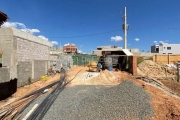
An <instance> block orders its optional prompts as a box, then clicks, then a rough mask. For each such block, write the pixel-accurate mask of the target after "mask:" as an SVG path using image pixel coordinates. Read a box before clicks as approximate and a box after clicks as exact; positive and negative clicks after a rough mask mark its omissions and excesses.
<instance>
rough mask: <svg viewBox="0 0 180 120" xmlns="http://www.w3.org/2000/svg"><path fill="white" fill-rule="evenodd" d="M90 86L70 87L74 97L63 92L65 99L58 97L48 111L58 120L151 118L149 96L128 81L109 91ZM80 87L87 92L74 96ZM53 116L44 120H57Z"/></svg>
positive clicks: (129, 119) (47, 115)
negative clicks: (56, 113) (56, 112)
mask: <svg viewBox="0 0 180 120" xmlns="http://www.w3.org/2000/svg"><path fill="white" fill-rule="evenodd" d="M92 87H93V86H84V87H83V86H77V87H73V88H71V89H73V91H72V90H70V91H71V92H70V93H71V94H74V95H76V96H75V97H73V96H67V95H68V94H67V92H66V93H64V92H65V91H63V92H62V94H65V96H66V97H65V98H64V97H63V96H62V97H60V98H61V99H59V100H58V102H56V105H54V106H53V107H52V108H51V109H50V111H52V112H53V111H58V115H57V117H59V118H58V119H59V120H60V119H61V120H132V119H133V120H136V119H137V120H151V119H152V117H153V115H154V110H153V107H152V106H151V104H150V100H151V96H150V95H149V94H148V93H147V92H146V91H145V90H144V89H143V88H141V87H140V86H138V85H136V84H135V83H133V82H131V81H129V80H127V81H124V82H122V83H121V84H120V85H118V86H115V87H111V88H108V89H104V88H99V87H98V89H94V88H92ZM82 88H84V89H86V92H81V94H79V95H77V94H75V92H77V93H79V92H78V91H82V90H81V89H82ZM65 90H66V89H65ZM83 91H84V90H83ZM93 91H94V92H93ZM62 94H61V95H62ZM55 116H56V115H55V114H53V115H52V116H50V115H49V114H46V116H45V118H44V119H49V118H51V119H56V117H55Z"/></svg>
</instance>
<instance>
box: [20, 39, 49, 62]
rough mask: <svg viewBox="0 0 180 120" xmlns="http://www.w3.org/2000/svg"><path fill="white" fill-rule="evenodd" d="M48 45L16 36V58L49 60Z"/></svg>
mask: <svg viewBox="0 0 180 120" xmlns="http://www.w3.org/2000/svg"><path fill="white" fill-rule="evenodd" d="M47 53H49V48H48V46H45V45H42V44H39V43H35V42H32V41H28V40H26V39H23V38H17V60H18V61H27V60H49V54H47Z"/></svg>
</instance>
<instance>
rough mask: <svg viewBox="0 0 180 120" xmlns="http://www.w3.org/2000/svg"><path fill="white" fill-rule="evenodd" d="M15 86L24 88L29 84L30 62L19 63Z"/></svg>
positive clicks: (30, 74)
mask: <svg viewBox="0 0 180 120" xmlns="http://www.w3.org/2000/svg"><path fill="white" fill-rule="evenodd" d="M17 76H18V81H17V86H18V87H20V86H24V85H27V84H30V83H31V79H32V62H19V63H18V66H17Z"/></svg>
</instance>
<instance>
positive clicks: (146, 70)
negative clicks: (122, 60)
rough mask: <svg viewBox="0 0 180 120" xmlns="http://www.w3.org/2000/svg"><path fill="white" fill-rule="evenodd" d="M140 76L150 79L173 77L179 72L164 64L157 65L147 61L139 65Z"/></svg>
mask: <svg viewBox="0 0 180 120" xmlns="http://www.w3.org/2000/svg"><path fill="white" fill-rule="evenodd" d="M137 71H138V74H139V75H142V76H149V77H157V78H159V77H173V76H175V75H176V74H177V70H176V69H174V68H171V67H168V66H167V65H164V64H162V63H156V62H153V61H151V60H145V61H143V62H142V63H140V64H139V65H138V69H137Z"/></svg>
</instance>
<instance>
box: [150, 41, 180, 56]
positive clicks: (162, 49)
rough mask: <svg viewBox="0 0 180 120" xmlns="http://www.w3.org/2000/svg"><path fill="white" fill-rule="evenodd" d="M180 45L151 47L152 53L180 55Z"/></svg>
mask: <svg viewBox="0 0 180 120" xmlns="http://www.w3.org/2000/svg"><path fill="white" fill-rule="evenodd" d="M179 48H180V44H168V43H160V44H159V45H153V46H151V53H159V54H180V50H179Z"/></svg>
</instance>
